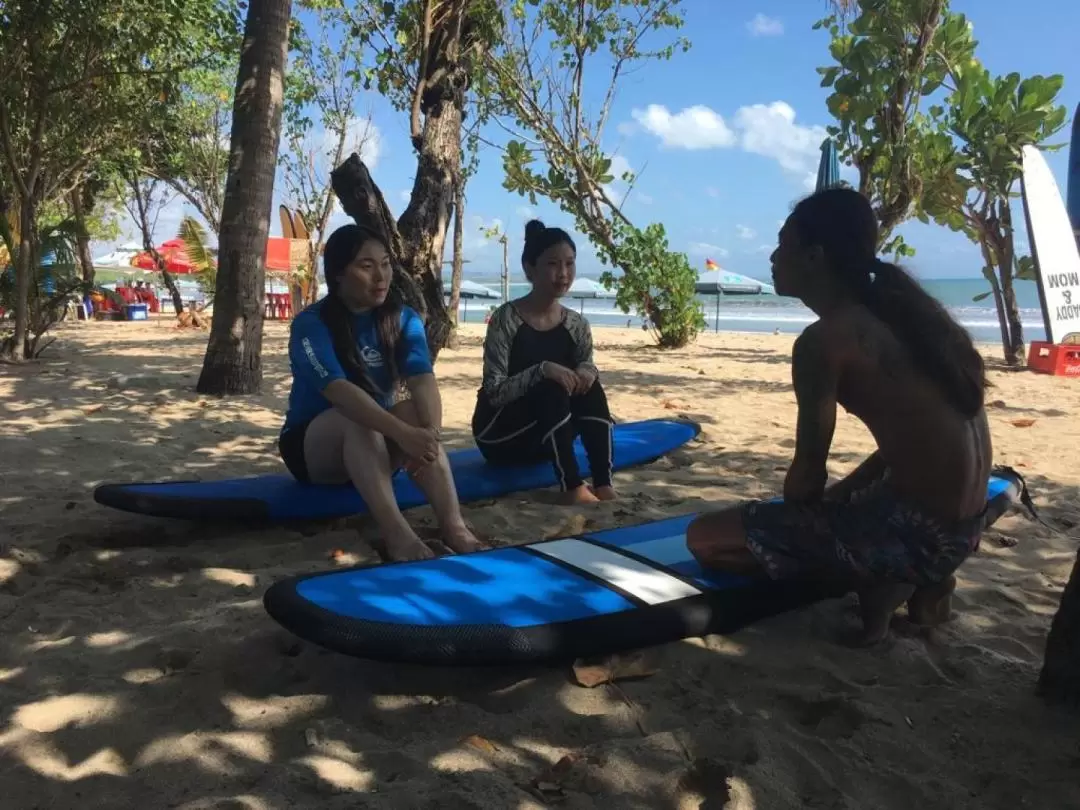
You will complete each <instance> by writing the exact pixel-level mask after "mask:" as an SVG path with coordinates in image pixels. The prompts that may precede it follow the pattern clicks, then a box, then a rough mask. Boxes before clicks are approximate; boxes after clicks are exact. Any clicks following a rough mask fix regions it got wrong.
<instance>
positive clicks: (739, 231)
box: [735, 225, 757, 239]
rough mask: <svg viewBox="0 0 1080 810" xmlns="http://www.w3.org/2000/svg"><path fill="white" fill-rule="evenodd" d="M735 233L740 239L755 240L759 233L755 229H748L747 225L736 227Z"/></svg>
mask: <svg viewBox="0 0 1080 810" xmlns="http://www.w3.org/2000/svg"><path fill="white" fill-rule="evenodd" d="M735 233H736V235H738V237H739V238H740V239H753V238H754V237H755V236H757V231H755V230H754V229H753V228H748V227H746V226H745V225H736V226H735Z"/></svg>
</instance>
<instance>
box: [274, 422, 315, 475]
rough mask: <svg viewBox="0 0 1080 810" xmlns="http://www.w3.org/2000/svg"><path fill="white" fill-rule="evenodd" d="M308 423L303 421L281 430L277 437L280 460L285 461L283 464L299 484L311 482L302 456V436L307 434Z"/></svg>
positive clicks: (305, 461)
mask: <svg viewBox="0 0 1080 810" xmlns="http://www.w3.org/2000/svg"><path fill="white" fill-rule="evenodd" d="M310 424H311V422H304V423H302V424H300V425H297V426H295V427H291V428H289V429H288V430H285V431H283V432H282V434H281V435H280V436H279V437H278V445H277V446H278V453H280V454H281V460H282V461H284V462H285V466H286V467H287V468H288V470H289V472H290V473H292V477H293V478H295V479H296V480H297V481H299V482H300V483H301V484H310V483H311V476H309V475H308V468H307V460H306V459H305V458H304V437H305V436H306V435H307V429H308V425H310Z"/></svg>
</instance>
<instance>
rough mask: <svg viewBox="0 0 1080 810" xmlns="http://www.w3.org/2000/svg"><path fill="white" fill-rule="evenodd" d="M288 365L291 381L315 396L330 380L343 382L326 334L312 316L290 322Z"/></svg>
mask: <svg viewBox="0 0 1080 810" xmlns="http://www.w3.org/2000/svg"><path fill="white" fill-rule="evenodd" d="M289 362H290V364H291V365H292V371H293V378H294V379H295V380H296V381H297V382H298V383H301V384H302V385H304V386H305V387H310V389H311V390H314V391H318V392H319V393H322V391H323V389H325V388H326V386H328V385H329V384H330V383H332V382H333V381H334V380H344V379H347V378H346V376H345V371H344V369H342V367H341V363H339V362H338V359H337V354H335V352H334V343H333V341H332V340H331V339H330V330H329V329H327V328H326V324H324V323H323V322H322V319H321V318H320V317H319V316H318V314H316V313H314V312H304V313H301V314H300V315H299V316H297V317H296V318H295V319H294V320H293V323H292V329H291V330H290V333H289Z"/></svg>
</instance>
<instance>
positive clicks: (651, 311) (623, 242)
mask: <svg viewBox="0 0 1080 810" xmlns="http://www.w3.org/2000/svg"><path fill="white" fill-rule="evenodd" d="M614 231H615V234H614V236H615V242H616V245H617V248H616V250H615V252H614V259H615V261H614V262H613V263H614V264H616V265H617V266H619V267H629V268H632V270H631V272H628V273H627V272H624V273H623V275H622V276H616V275H615V274H614V273H612V272H611V271H605V272H604V274H603V275H602V276H601V277H600V280H601V282H603V284H604V285H605V286H606V287H607V288H608V289H611V288H612V287H615V289H616V294H615V304H616V305H617V306H618V307H619V308H620V309H621V310H622V311H623V312H626V313H629V312H631V311H633V312H636V313H637V314H638V315H640V316H642V317H643V318H645V319H646V325H647V326H648V328H649V329H650V330H651V331H652V332H653V334H654V336H655V337H656V341H657V343H658V344H659V345H660V346H661V347H662V348H681V347H682V346H686V345H687V344H688V343H690V342H691V341H693V339H694V338H695V337H697V334H698V333H699V332H700V331H701V330H702V329H704V328H705V315H704V312H703V311H702V307H701V302H700V301H699V300H698V298H697V296H696V294H695V285H696V283H697V272H696V271H695V270H694V268H693V267H691V266H690V262H689V260H688V259H687V258H686V254H685V253H674V252H672V251H671V250H669V249H668V241H667V234H666V233H665V231H664V226H663V225H661V224H659V223H653V224H651V225H649V226H648V227H647V228H645V230H640V229H638V228H634V227H632V226H629V225H627V224H625V223H623V222H622V221H617V222H616V223H615V227H614Z"/></svg>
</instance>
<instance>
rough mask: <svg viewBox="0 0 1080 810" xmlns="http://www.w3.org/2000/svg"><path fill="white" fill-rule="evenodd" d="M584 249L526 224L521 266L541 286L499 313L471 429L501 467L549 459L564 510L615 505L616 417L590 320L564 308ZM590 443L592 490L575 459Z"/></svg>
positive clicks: (491, 328)
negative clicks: (578, 447) (577, 446)
mask: <svg viewBox="0 0 1080 810" xmlns="http://www.w3.org/2000/svg"><path fill="white" fill-rule="evenodd" d="M576 258H577V249H576V248H575V247H574V242H573V240H572V239H571V238H570V236H569V234H567V233H566V232H565V231H563V230H562V229H560V228H546V227H544V224H543V223H542V222H540V221H539V220H533V221H532V222H530V223H529V224H528V225H526V226H525V249H524V250H523V251H522V254H521V265H522V268H523V269H524V270H525V276H526V277H527V278H528V279H529V281H530V282H531V283H532V290H531V291H530V292H529V293H528V294H527V295H525V296H524V297H523V298H519V299H518V300H516V301H510V302H508V303H506V304H503V305H502V306H501V307H499V308H498V309H497V310H495V312H494V313H493V314H492V316H491V320H490V322H489V323H488V329H487V337H486V338H485V340H484V380H483V385H482V386H481V388H480V392H479V395H478V397H477V402H476V411H475V412H474V413H473V420H472V429H473V437H474V438H475V439H476V444H477V447H479V448H480V452H481V453H482V454H483V456H484V458H485V459H487V460H488V461H489V462H490V463H492V464H497V465H519V464H528V463H535V462H536V461H540V460H547V461H550V462H551V464H552V466H553V467H554V468H555V474H556V477H557V479H558V481H559V487H560V489H561V490H562V492H563V501H564V502H565V503H589V502H593V501H596V500H614V498H615V490H614V489H613V488H612V486H611V464H612V434H611V426H612V420H611V412H610V411H609V410H608V403H607V396H606V395H605V394H604V389H603V388H602V387H601V385H600V382H599V379H598V376H599V373H598V371H597V369H596V366H595V365H594V364H593V346H592V332H591V331H590V329H589V323H588V321H586V320H585V318H584V317H583V316H581V315H579V314H578V313H576V312H574V311H573V310H570V309H567V308H566V307H564V306H563V305H562V304H561V303H560V302H559V299H560V298H562V297H563V296H564V295H566V293H567V292H568V291H569V289H570V285H571V284H573V283H574V276H575V273H576V268H575V261H576ZM578 435H580V436H581V441H582V444H583V445H584V447H585V453H586V456H587V457H588V460H589V467H590V470H591V472H592V479H593V486H592V487H591V488H590V487H588V486H586V485H585V482H584V481H583V480H582V477H581V472H580V470H579V469H578V464H577V460H576V458H575V456H574V438H575V437H576V436H578Z"/></svg>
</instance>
